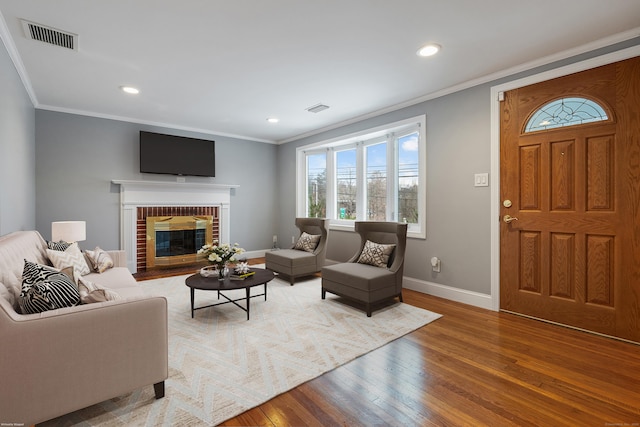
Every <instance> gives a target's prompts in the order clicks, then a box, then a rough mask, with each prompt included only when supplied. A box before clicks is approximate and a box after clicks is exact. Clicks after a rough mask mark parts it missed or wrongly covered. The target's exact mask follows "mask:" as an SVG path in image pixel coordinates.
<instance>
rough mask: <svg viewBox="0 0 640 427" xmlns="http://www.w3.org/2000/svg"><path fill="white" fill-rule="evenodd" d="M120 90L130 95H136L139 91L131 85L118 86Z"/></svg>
mask: <svg viewBox="0 0 640 427" xmlns="http://www.w3.org/2000/svg"><path fill="white" fill-rule="evenodd" d="M120 90H121V91H123V92H126V93H130V94H132V95H137V94H139V93H140V90H138V89H136V88H135V87H133V86H120Z"/></svg>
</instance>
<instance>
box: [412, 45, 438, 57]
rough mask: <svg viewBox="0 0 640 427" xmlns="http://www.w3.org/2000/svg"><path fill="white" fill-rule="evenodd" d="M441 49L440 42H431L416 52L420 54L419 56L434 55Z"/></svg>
mask: <svg viewBox="0 0 640 427" xmlns="http://www.w3.org/2000/svg"><path fill="white" fill-rule="evenodd" d="M439 50H440V45H439V44H435V43H429V44H426V45H424V46H422V47H421V48H420V49H418V52H416V53H417V54H418V56H432V55H435V54H436V53H438V51H439Z"/></svg>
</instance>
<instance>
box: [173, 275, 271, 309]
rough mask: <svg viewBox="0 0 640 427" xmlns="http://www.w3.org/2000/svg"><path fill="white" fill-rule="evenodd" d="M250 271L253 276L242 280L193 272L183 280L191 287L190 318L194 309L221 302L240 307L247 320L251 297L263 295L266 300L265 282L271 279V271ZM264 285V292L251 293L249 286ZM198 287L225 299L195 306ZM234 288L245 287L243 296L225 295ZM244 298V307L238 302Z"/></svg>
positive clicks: (212, 305)
mask: <svg viewBox="0 0 640 427" xmlns="http://www.w3.org/2000/svg"><path fill="white" fill-rule="evenodd" d="M251 271H255V272H256V274H254V275H253V276H250V277H247V278H246V279H244V280H231V278H229V277H227V278H225V279H224V280H218V278H217V277H202V276H201V275H200V273H197V274H193V275H191V276H189V277H187V279H186V280H185V284H186V285H187V286H188V287H189V288H191V318H193V315H194V312H195V311H196V310H201V309H203V308H209V307H215V306H216V305H222V304H229V303H231V304H234V305H236V306H237V307H239V308H240V309H242V310H244V311H246V312H247V320H249V312H250V310H251V298H255V297H261V296H263V295H264V300H265V301H266V300H267V283H268V282H269V281H271V279H273V277H274V275H273V271H271V270H266V269H263V268H252V269H251ZM259 285H264V293H262V294H257V295H251V288H253V287H254V286H259ZM196 289H199V290H201V291H218V299H220V296H222V297H223V298H225V299H226V301H223V302H219V303H216V304H210V305H205V306H202V307H195V306H194V303H195V290H196ZM236 289H245V290H246V294H245V296H244V297H243V298H236V299H231V298H229V297H228V296H227V295H225V294H224V293H223V292H224V291H231V290H236ZM243 300H246V305H247V306H246V308H245V307H243V306H241V305H240V304H238V301H243Z"/></svg>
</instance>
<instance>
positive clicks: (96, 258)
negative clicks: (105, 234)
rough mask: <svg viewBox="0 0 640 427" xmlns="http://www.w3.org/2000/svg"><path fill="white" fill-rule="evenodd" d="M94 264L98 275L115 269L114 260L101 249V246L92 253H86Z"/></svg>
mask: <svg viewBox="0 0 640 427" xmlns="http://www.w3.org/2000/svg"><path fill="white" fill-rule="evenodd" d="M85 252H86V253H87V256H88V257H89V259H90V260H91V263H92V264H93V269H94V270H95V271H97V272H98V273H104V272H105V271H106V270H107V269H109V268H111V267H113V260H112V259H111V257H110V256H109V254H108V253H107V252H105V251H104V250H102V249H100V247H99V246H96V248H95V249H94V250H92V251H85Z"/></svg>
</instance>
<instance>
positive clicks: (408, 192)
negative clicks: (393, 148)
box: [397, 132, 419, 224]
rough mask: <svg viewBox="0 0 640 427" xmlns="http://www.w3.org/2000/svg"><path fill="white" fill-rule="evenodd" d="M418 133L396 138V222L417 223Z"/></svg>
mask: <svg viewBox="0 0 640 427" xmlns="http://www.w3.org/2000/svg"><path fill="white" fill-rule="evenodd" d="M418 142H419V135H418V132H414V133H412V134H409V135H406V136H403V137H401V138H398V168H397V170H398V221H399V222H408V223H410V224H416V223H418V174H419V170H418V163H419V152H418V146H419V144H418Z"/></svg>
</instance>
